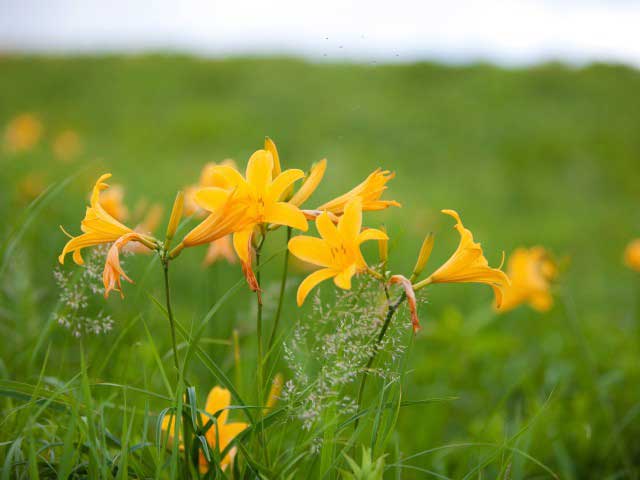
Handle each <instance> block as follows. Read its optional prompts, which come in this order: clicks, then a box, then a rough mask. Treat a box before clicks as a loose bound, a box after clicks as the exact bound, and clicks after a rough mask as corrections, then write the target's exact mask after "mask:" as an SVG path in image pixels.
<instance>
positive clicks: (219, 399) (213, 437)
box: [162, 386, 249, 473]
mask: <svg viewBox="0 0 640 480" xmlns="http://www.w3.org/2000/svg"><path fill="white" fill-rule="evenodd" d="M229 405H231V393H230V392H229V390H227V389H226V388H221V387H217V386H216V387H213V388H212V389H211V391H210V392H209V395H208V396H207V403H206V404H205V409H204V411H205V412H207V414H208V415H206V414H204V413H201V414H200V418H201V420H202V423H203V424H204V425H206V424H207V423H208V422H209V421H210V420H211V417H214V416H216V415H217V421H214V422H213V425H211V428H209V429H208V430H207V433H206V438H207V443H208V444H209V447H211V449H216V448H218V450H219V451H220V452H222V451H224V449H225V448H227V446H228V445H229V443H231V442H232V441H233V439H234V438H235V437H236V436H238V435H239V434H240V433H241V432H242V431H243V430H244V429H245V428H247V427H248V426H249V425H248V424H247V423H244V422H231V423H227V420H228V417H229V410H228V408H229ZM162 430H164V431H168V432H169V442H170V444H172V443H173V440H174V437H175V422H174V417H173V415H168V416H166V417H164V418H163V419H162ZM179 438H182V436H181V435H179ZM218 440H220V444H219V445H218ZM180 447H181V448H182V445H180ZM235 453H236V448H235V447H234V448H231V449H230V451H229V453H228V454H227V455H225V456H224V458H223V459H222V460H221V462H220V468H221V469H222V470H225V469H226V468H227V467H228V466H229V464H230V463H231V462H232V461H233V457H234V456H235ZM198 463H199V469H200V473H206V472H207V471H208V470H209V462H208V461H207V459H206V457H205V455H204V453H203V452H202V451H200V457H199V462H198Z"/></svg>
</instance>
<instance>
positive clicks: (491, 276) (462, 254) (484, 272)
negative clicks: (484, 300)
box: [413, 210, 509, 307]
mask: <svg viewBox="0 0 640 480" xmlns="http://www.w3.org/2000/svg"><path fill="white" fill-rule="evenodd" d="M442 213H444V214H446V215H450V216H452V217H453V218H454V219H455V220H456V225H455V229H456V230H458V232H459V233H460V243H459V244H458V248H457V249H456V251H455V252H454V253H453V255H451V257H450V258H449V260H447V261H446V262H445V263H444V265H442V266H441V267H440V268H438V269H437V270H436V271H435V272H433V273H432V274H431V275H430V276H429V277H428V278H426V279H425V280H422V281H421V282H418V283H417V284H415V285H414V286H413V287H414V290H419V289H420V288H422V287H425V286H427V285H429V284H431V283H484V284H487V285H490V286H491V288H492V289H493V292H494V295H495V297H496V305H497V306H498V307H499V306H500V304H501V303H502V295H503V289H504V288H505V287H506V286H507V285H509V277H507V275H506V274H505V273H504V272H503V271H502V270H500V268H491V267H489V263H488V262H487V259H486V258H485V257H484V254H483V253H482V247H481V246H480V244H479V243H476V242H474V241H473V234H472V233H471V231H470V230H468V229H467V228H465V227H464V225H463V224H462V221H461V220H460V215H458V213H457V212H456V211H455V210H442Z"/></svg>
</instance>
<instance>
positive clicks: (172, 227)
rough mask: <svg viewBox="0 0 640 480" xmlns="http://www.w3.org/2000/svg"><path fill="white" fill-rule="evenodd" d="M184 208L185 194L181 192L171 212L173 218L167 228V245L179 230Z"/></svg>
mask: <svg viewBox="0 0 640 480" xmlns="http://www.w3.org/2000/svg"><path fill="white" fill-rule="evenodd" d="M183 206H184V192H182V190H180V191H179V192H178V194H177V195H176V200H175V201H174V202H173V209H172V210H171V217H170V218H169V225H168V226H167V235H166V243H167V245H168V244H169V242H171V240H172V239H173V236H174V235H175V234H176V230H177V229H178V224H179V223H180V219H181V218H182V208H183Z"/></svg>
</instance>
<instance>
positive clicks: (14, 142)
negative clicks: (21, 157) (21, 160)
mask: <svg viewBox="0 0 640 480" xmlns="http://www.w3.org/2000/svg"><path fill="white" fill-rule="evenodd" d="M41 136H42V123H41V122H40V120H39V119H38V117H36V116H35V115H33V114H31V113H23V114H20V115H18V116H16V117H14V118H13V119H12V120H11V122H9V125H7V128H6V130H5V132H4V147H5V149H6V150H7V151H9V152H25V151H27V150H31V149H32V148H33V147H35V146H36V144H37V143H38V141H39V140H40V137H41Z"/></svg>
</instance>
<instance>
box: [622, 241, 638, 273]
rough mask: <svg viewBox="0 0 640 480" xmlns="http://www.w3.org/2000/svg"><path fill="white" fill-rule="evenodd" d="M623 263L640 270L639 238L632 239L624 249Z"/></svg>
mask: <svg viewBox="0 0 640 480" xmlns="http://www.w3.org/2000/svg"><path fill="white" fill-rule="evenodd" d="M624 263H625V265H626V266H627V267H629V268H630V269H632V270H635V271H636V272H640V238H636V239H635V240H632V241H631V242H630V243H629V245H627V248H626V249H625V251H624Z"/></svg>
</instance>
